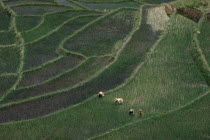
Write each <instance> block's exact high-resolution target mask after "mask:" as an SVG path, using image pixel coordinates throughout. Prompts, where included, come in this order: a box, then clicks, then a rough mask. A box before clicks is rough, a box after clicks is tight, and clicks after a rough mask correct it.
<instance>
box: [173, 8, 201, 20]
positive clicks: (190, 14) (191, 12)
mask: <svg viewBox="0 0 210 140" xmlns="http://www.w3.org/2000/svg"><path fill="white" fill-rule="evenodd" d="M177 13H178V14H181V15H183V16H185V17H187V18H189V19H191V20H193V21H195V22H198V21H199V20H200V18H201V17H202V15H203V13H202V12H201V11H200V10H197V9H195V8H186V9H184V8H180V9H177Z"/></svg>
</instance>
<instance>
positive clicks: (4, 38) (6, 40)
mask: <svg viewBox="0 0 210 140" xmlns="http://www.w3.org/2000/svg"><path fill="white" fill-rule="evenodd" d="M11 44H15V33H14V31H13V30H12V31H9V32H7V31H4V32H0V45H5V46H6V45H11Z"/></svg>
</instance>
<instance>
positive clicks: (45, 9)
mask: <svg viewBox="0 0 210 140" xmlns="http://www.w3.org/2000/svg"><path fill="white" fill-rule="evenodd" d="M11 8H12V10H14V11H15V13H16V14H17V15H43V14H45V13H51V12H59V11H64V10H67V9H70V7H65V6H59V5H48V4H25V5H16V6H14V7H11Z"/></svg>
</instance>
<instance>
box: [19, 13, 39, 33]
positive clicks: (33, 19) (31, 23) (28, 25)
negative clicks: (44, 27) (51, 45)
mask: <svg viewBox="0 0 210 140" xmlns="http://www.w3.org/2000/svg"><path fill="white" fill-rule="evenodd" d="M40 22H41V17H40V16H17V17H16V26H17V30H18V31H19V32H24V31H27V30H30V29H32V28H34V27H36V26H37V25H39V23H40Z"/></svg>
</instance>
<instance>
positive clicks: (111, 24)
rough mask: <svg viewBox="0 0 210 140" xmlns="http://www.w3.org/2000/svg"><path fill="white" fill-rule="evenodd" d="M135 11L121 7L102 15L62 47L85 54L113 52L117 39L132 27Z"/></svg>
mask: <svg viewBox="0 0 210 140" xmlns="http://www.w3.org/2000/svg"><path fill="white" fill-rule="evenodd" d="M136 13H137V11H136V10H133V9H121V10H117V11H116V13H115V12H114V13H112V14H109V15H107V16H104V18H101V19H100V20H98V21H97V22H95V23H93V24H91V25H89V26H88V27H87V28H85V29H84V30H83V31H81V32H80V33H78V34H77V35H75V36H73V37H71V38H70V39H68V40H67V41H66V42H65V43H64V48H66V49H68V50H70V51H74V52H78V53H81V54H83V55H86V56H93V55H104V54H110V53H113V52H115V51H116V50H115V49H113V46H114V45H115V44H116V43H117V41H119V40H122V39H123V38H125V36H126V35H127V34H128V33H129V32H130V31H131V30H132V28H133V27H134V25H133V23H134V22H135V20H136ZM96 36H97V38H96Z"/></svg>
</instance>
